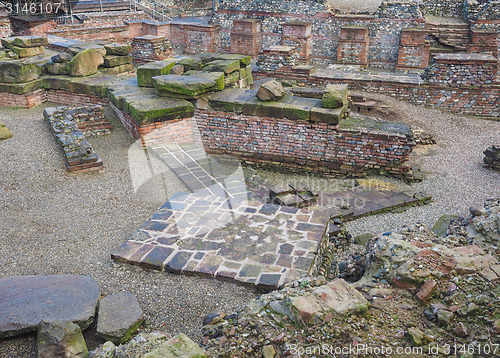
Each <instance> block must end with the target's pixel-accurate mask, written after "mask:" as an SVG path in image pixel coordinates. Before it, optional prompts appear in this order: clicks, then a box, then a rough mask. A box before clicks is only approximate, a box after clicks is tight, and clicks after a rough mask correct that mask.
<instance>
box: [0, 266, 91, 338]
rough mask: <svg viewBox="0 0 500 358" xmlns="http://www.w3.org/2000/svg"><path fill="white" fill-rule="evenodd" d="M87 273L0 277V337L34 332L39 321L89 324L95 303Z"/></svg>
mask: <svg viewBox="0 0 500 358" xmlns="http://www.w3.org/2000/svg"><path fill="white" fill-rule="evenodd" d="M99 298H100V291H99V286H97V283H96V282H95V281H94V279H93V278H92V277H90V276H76V275H51V276H41V275H40V276H12V277H7V278H4V279H1V280H0V338H5V337H12V336H16V335H19V334H23V333H27V332H32V331H36V330H37V327H38V324H39V323H40V322H41V321H70V322H73V323H76V324H78V325H79V326H80V327H81V328H82V329H85V328H87V327H89V326H90V324H91V323H92V321H93V319H94V314H95V310H96V305H97V303H98V302H99Z"/></svg>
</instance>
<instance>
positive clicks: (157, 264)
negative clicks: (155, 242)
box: [141, 246, 174, 271]
mask: <svg viewBox="0 0 500 358" xmlns="http://www.w3.org/2000/svg"><path fill="white" fill-rule="evenodd" d="M172 252H174V249H172V248H169V247H161V246H156V247H154V248H153V250H151V251H150V252H149V253H148V254H147V255H146V256H145V257H144V258H143V259H142V261H141V266H142V267H144V268H148V269H153V270H159V271H162V270H163V263H164V262H165V260H166V259H167V258H168V257H169V256H170V254H171V253H172Z"/></svg>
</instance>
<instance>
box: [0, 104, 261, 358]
mask: <svg viewBox="0 0 500 358" xmlns="http://www.w3.org/2000/svg"><path fill="white" fill-rule="evenodd" d="M47 107H49V105H47ZM42 112H43V108H36V109H33V110H25V109H5V108H2V109H0V121H2V122H4V123H5V124H6V125H7V127H8V128H9V129H10V130H11V132H12V134H13V137H12V138H10V139H8V140H4V141H1V142H0V267H1V270H0V277H7V276H13V275H33V274H79V275H91V276H92V277H93V278H94V279H95V280H96V281H97V282H98V284H99V286H100V288H101V293H102V294H103V295H108V294H110V293H116V292H120V291H123V290H129V291H131V292H133V293H135V294H136V295H137V297H138V299H139V302H140V303H141V306H142V308H143V310H144V311H145V314H146V319H147V321H148V322H149V325H148V327H147V328H146V329H147V330H163V331H165V332H168V333H170V334H175V333H178V332H183V333H185V334H187V335H189V336H190V337H191V338H193V339H196V340H197V339H198V338H200V333H201V332H200V331H201V330H200V329H201V320H202V318H203V317H204V316H205V315H206V314H207V313H209V312H211V311H215V310H223V311H230V310H231V309H233V308H235V307H237V306H239V305H241V304H242V303H244V302H247V301H248V300H250V299H251V298H253V297H254V295H255V293H254V292H253V291H250V290H248V289H246V288H244V287H241V286H237V285H234V284H232V283H227V282H221V281H218V280H210V279H206V278H198V277H192V276H180V275H175V274H168V273H159V272H156V271H150V272H148V271H145V270H142V269H139V268H136V267H133V266H129V265H117V264H114V263H113V262H112V261H111V259H110V256H109V255H110V253H111V252H112V251H113V250H114V249H115V248H116V247H118V246H119V245H121V244H122V243H124V242H125V241H126V240H127V239H128V238H129V237H130V235H131V234H133V233H134V232H135V230H136V229H137V227H138V226H139V225H141V224H142V223H143V222H144V220H146V219H147V218H149V217H150V216H151V215H152V214H153V213H154V212H155V211H156V210H157V209H158V208H159V207H160V206H161V205H162V204H163V203H164V202H165V201H166V199H165V194H164V193H162V192H161V188H162V183H161V182H166V183H169V193H173V192H175V191H176V190H178V189H182V187H181V186H180V184H178V181H176V180H175V179H174V178H170V177H168V175H167V176H166V177H162V178H157V179H159V180H157V181H156V182H155V181H154V180H152V181H150V182H148V185H147V186H143V188H147V189H143V190H139V191H138V192H137V193H134V190H133V187H132V183H131V179H130V174H129V167H128V157H127V153H128V149H129V147H130V146H131V145H132V144H133V140H132V139H131V138H130V136H129V135H128V133H127V132H126V131H125V129H124V128H123V126H122V125H121V124H120V123H119V122H118V121H117V120H114V121H113V126H114V130H113V131H112V133H111V134H110V135H109V136H105V137H97V138H94V139H90V142H91V144H92V145H93V147H94V148H95V150H96V152H97V153H98V155H99V156H100V158H101V159H102V160H103V162H104V166H105V173H104V174H79V175H68V174H66V170H65V168H64V160H63V156H62V153H61V151H60V149H59V148H58V147H57V145H56V142H55V140H54V138H53V137H52V135H51V134H50V131H49V128H48V125H47V123H46V122H45V121H44V120H43V116H42ZM160 179H161V180H160ZM86 336H87V337H86V338H87V344H88V345H89V346H90V347H92V346H94V345H95V344H97V343H101V342H99V341H98V340H96V339H95V338H94V337H93V334H92V330H91V329H90V330H88V332H87V331H86ZM35 356H36V340H35V337H34V336H27V337H24V338H14V339H10V340H6V341H5V340H4V341H0V357H1V358H4V357H5V358H7V357H8V358H14V357H22V358H29V357H35Z"/></svg>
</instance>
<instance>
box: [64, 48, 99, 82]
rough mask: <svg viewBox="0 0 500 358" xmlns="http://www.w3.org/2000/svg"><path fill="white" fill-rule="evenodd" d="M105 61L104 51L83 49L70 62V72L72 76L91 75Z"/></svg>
mask: <svg viewBox="0 0 500 358" xmlns="http://www.w3.org/2000/svg"><path fill="white" fill-rule="evenodd" d="M103 63H104V57H103V55H102V52H101V51H99V50H98V49H87V50H83V51H81V52H79V53H77V54H76V55H75V57H73V58H72V59H71V61H69V62H68V72H69V75H70V76H72V77H84V76H90V75H93V74H95V73H96V72H97V70H98V68H99V66H100V65H102V64H103Z"/></svg>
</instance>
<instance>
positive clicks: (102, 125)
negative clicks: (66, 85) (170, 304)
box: [65, 104, 112, 136]
mask: <svg viewBox="0 0 500 358" xmlns="http://www.w3.org/2000/svg"><path fill="white" fill-rule="evenodd" d="M65 114H66V115H69V116H71V117H72V118H73V120H74V121H75V123H76V125H77V127H78V129H79V130H80V131H82V133H83V134H84V135H85V136H96V135H102V134H108V133H109V131H110V129H111V128H112V126H111V123H110V122H109V120H108V119H107V118H106V116H105V115H104V109H103V107H102V106H101V105H96V104H95V105H87V106H85V107H77V108H68V109H67V110H66V112H65Z"/></svg>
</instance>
